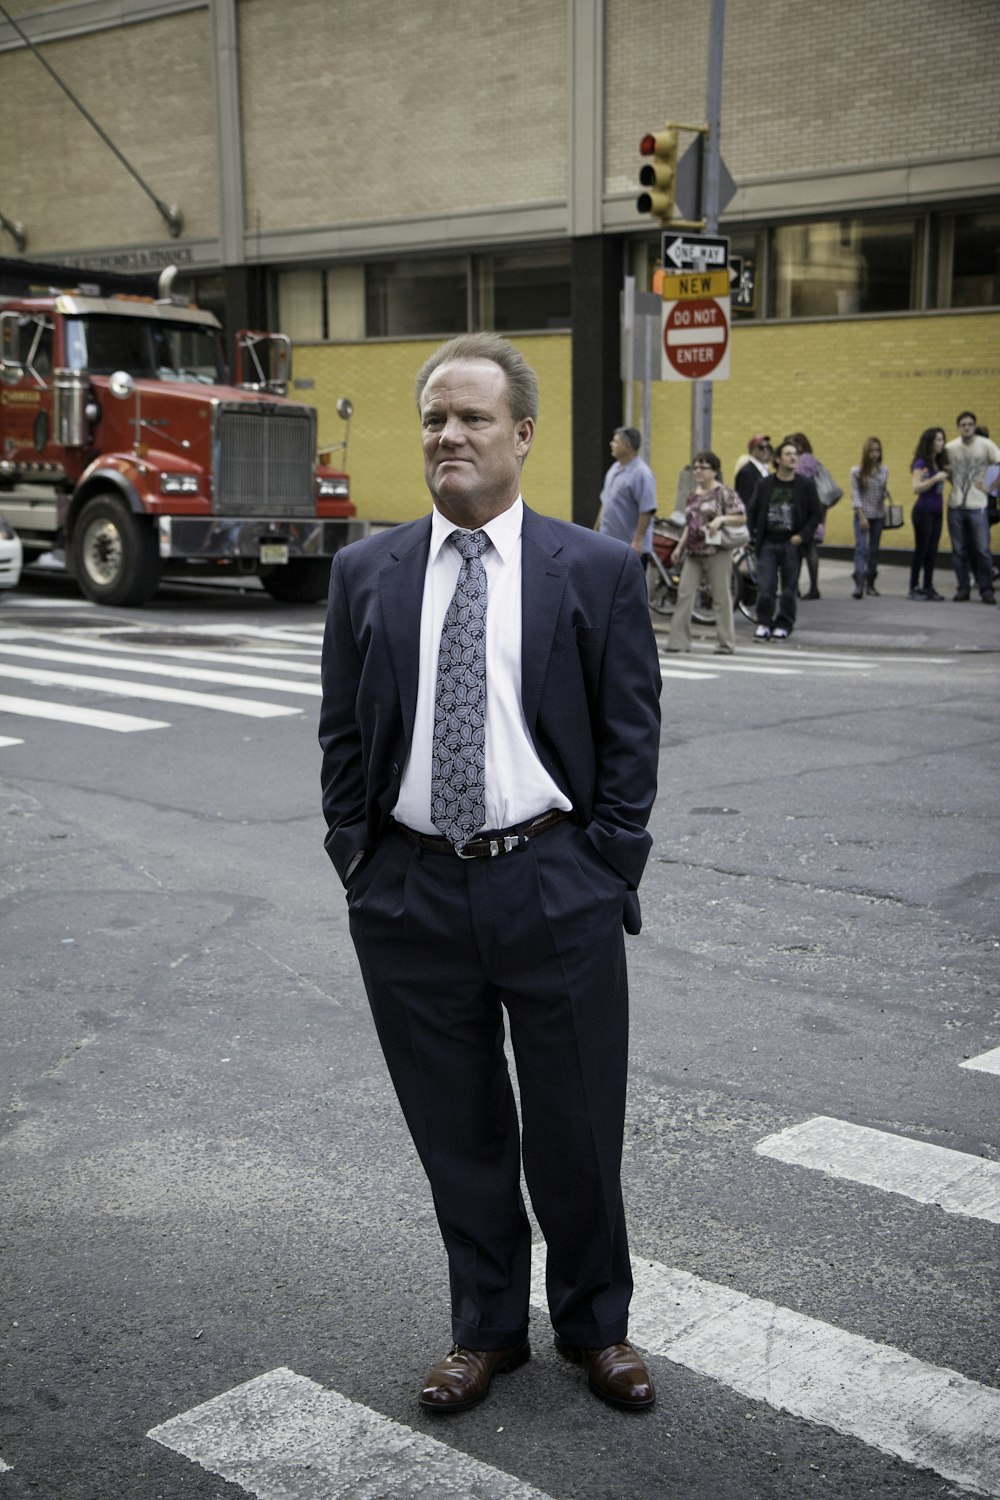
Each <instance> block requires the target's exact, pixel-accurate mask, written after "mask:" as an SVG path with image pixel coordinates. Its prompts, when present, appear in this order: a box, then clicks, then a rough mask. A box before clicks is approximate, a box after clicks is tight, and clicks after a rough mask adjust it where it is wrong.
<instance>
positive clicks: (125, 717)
mask: <svg viewBox="0 0 1000 1500" xmlns="http://www.w3.org/2000/svg"><path fill="white" fill-rule="evenodd" d="M0 713H8V714H16V715H18V716H19V717H20V718H22V719H55V720H56V721H58V722H60V723H64V724H83V725H85V726H86V727H87V728H88V729H111V730H113V731H114V732H115V733H117V734H135V733H136V732H137V731H138V730H140V729H169V728H170V725H169V724H168V723H166V721H165V720H163V719H137V718H136V717H135V716H134V715H133V714H117V713H109V712H108V711H107V710H106V709H103V708H76V707H74V706H73V704H71V703H46V702H44V701H43V700H42V699H40V698H13V697H10V696H9V695H8V694H6V693H0ZM12 743H13V744H20V743H21V741H20V740H14V741H12Z"/></svg>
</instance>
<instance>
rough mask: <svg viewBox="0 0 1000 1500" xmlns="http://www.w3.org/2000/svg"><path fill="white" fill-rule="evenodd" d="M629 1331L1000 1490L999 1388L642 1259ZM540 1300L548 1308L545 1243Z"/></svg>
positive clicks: (536, 1264) (826, 1421)
mask: <svg viewBox="0 0 1000 1500" xmlns="http://www.w3.org/2000/svg"><path fill="white" fill-rule="evenodd" d="M632 1274H633V1277H634V1279H635V1292H634V1294H633V1297H632V1306H631V1310H630V1313H629V1334H630V1337H631V1338H632V1339H633V1340H634V1342H635V1343H636V1344H638V1345H639V1346H640V1347H641V1348H643V1349H645V1350H646V1351H647V1352H648V1353H649V1354H652V1355H664V1356H665V1357H666V1358H667V1359H670V1360H672V1361H673V1362H674V1363H675V1364H679V1365H683V1366H684V1367H685V1368H686V1369H689V1370H694V1371H696V1372H697V1373H698V1374H699V1375H706V1376H708V1377H709V1378H710V1379H712V1380H718V1381H719V1382H720V1383H721V1384H722V1385H725V1386H728V1387H729V1388H730V1389H731V1390H734V1391H739V1392H740V1393H741V1394H742V1395H744V1396H748V1397H750V1399H751V1400H753V1401H763V1402H766V1403H767V1405H768V1406H771V1407H774V1408H776V1409H777V1410H779V1411H787V1412H789V1413H790V1414H791V1415H792V1416H796V1417H802V1418H804V1419H805V1420H806V1421H809V1422H818V1423H821V1424H822V1425H823V1426H824V1427H832V1428H834V1429H835V1430H836V1431H837V1432H840V1433H843V1434H844V1435H845V1436H848V1437H854V1438H859V1439H860V1440H861V1441H862V1442H864V1443H867V1444H868V1445H869V1446H870V1447H872V1448H878V1449H879V1450H880V1451H881V1452H883V1453H891V1454H893V1455H894V1456H895V1457H897V1458H901V1459H903V1461H904V1462H905V1463H909V1464H914V1465H916V1466H917V1467H921V1468H929V1469H933V1470H935V1472H936V1473H938V1474H940V1475H942V1476H943V1477H944V1478H945V1479H950V1480H953V1481H955V1482H956V1483H958V1484H964V1485H968V1486H970V1487H972V1488H977V1487H978V1488H979V1489H981V1490H983V1491H985V1493H986V1494H987V1495H990V1496H997V1497H1000V1390H997V1389H995V1388H994V1387H992V1386H984V1385H980V1384H978V1383H977V1382H976V1381H974V1380H969V1379H967V1378H966V1377H965V1376H964V1375H960V1374H959V1373H958V1372H957V1371H955V1370H949V1369H947V1368H946V1367H944V1366H937V1365H931V1364H927V1363H925V1362H924V1361H923V1360H920V1359H915V1358H914V1357H913V1356H912V1355H909V1354H905V1353H904V1352H903V1351H902V1350H901V1349H895V1348H893V1347H892V1345H890V1344H876V1343H874V1342H873V1341H872V1340H870V1339H866V1338H861V1337H860V1336H859V1335H858V1334H854V1333H847V1332H845V1331H844V1330H843V1329H841V1328H835V1327H834V1326H833V1325H832V1324H829V1323H823V1322H820V1321H819V1320H818V1319H816V1318H809V1317H806V1316H805V1315H804V1314H802V1313H797V1312H792V1311H791V1310H790V1309H789V1308H785V1307H779V1306H778V1305H777V1304H776V1303H774V1302H767V1301H765V1300H764V1299H762V1298H757V1297H748V1296H747V1295H746V1294H745V1293H743V1292H737V1291H734V1290H733V1289H732V1288H730V1287H724V1286H718V1285H716V1284H715V1283H714V1282H711V1281H704V1280H702V1279H701V1277H699V1276H693V1275H691V1273H690V1272H688V1271H680V1270H676V1269H672V1268H671V1267H669V1266H662V1265H659V1264H658V1263H657V1262H656V1261H643V1260H639V1259H638V1258H637V1257H635V1256H633V1258H632ZM531 1287H532V1301H533V1302H534V1303H535V1304H536V1305H537V1306H539V1307H542V1308H544V1307H545V1306H546V1298H545V1247H544V1245H536V1246H535V1247H534V1251H533V1254H532V1283H531Z"/></svg>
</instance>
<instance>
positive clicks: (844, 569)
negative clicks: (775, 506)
mask: <svg viewBox="0 0 1000 1500" xmlns="http://www.w3.org/2000/svg"><path fill="white" fill-rule="evenodd" d="M804 576H805V569H803V577H804ZM935 585H936V587H937V590H938V592H939V593H941V594H944V596H945V602H944V603H943V604H930V603H927V602H926V601H924V600H910V599H907V597H906V594H907V590H908V589H909V586H910V575H909V568H908V567H900V566H899V565H897V564H893V563H885V562H883V563H881V564H880V566H879V573H878V580H877V587H878V590H879V595H880V597H879V598H877V599H873V598H871V597H870V596H868V595H866V596H865V598H864V599H852V598H851V592H852V590H853V588H854V582H853V579H852V577H851V564H850V563H849V562H841V561H837V560H836V559H832V558H825V557H823V558H821V559H820V568H819V591H820V594H821V596H822V597H821V598H819V599H800V600H799V609H798V619H797V620H796V624H795V630H794V633H793V634H792V636H791V638H790V639H789V640H787V641H755V640H754V638H753V632H754V626H753V625H752V624H751V622H750V621H749V620H747V619H745V618H744V616H743V615H741V614H740V612H739V610H737V611H736V616H735V617H736V649H737V651H754V652H757V651H773V652H777V651H787V650H789V648H791V649H794V648H795V647H796V646H812V647H813V648H814V649H815V648H822V649H824V650H831V649H837V648H840V649H843V650H845V651H925V652H926V651H932V652H938V653H940V652H948V651H954V652H958V651H1000V606H998V605H994V606H992V607H991V606H990V605H986V604H983V602H982V601H981V599H980V598H979V595H978V594H977V593H976V592H975V591H973V594H972V598H971V599H970V600H969V602H968V603H967V604H953V603H952V600H951V596H952V594H953V593H954V592H955V577H954V574H953V573H952V571H951V567H950V566H949V565H948V561H947V558H946V559H945V560H944V565H943V566H939V567H938V570H937V577H936V579H935ZM652 619H653V624H654V627H655V629H656V632H657V635H658V636H660V637H661V638H665V637H666V633H667V630H668V629H669V627H670V621H669V619H665V618H663V617H661V616H656V615H654V616H653V617H652ZM691 629H692V637H693V640H694V641H695V642H697V641H699V640H705V641H714V640H715V631H714V630H713V629H712V627H711V626H704V625H697V624H694V623H692V627H691Z"/></svg>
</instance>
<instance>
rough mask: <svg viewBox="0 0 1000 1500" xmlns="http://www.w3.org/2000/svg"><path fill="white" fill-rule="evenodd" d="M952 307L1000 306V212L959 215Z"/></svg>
mask: <svg viewBox="0 0 1000 1500" xmlns="http://www.w3.org/2000/svg"><path fill="white" fill-rule="evenodd" d="M953 233H954V239H953V248H952V259H951V297H950V299H949V301H948V303H947V305H948V306H950V307H996V305H997V304H998V303H1000V211H995V212H993V213H978V214H956V215H955V219H954V232H953Z"/></svg>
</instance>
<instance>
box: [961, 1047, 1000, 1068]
mask: <svg viewBox="0 0 1000 1500" xmlns="http://www.w3.org/2000/svg"><path fill="white" fill-rule="evenodd" d="M958 1066H959V1067H960V1068H975V1069H976V1071H977V1072H980V1073H1000V1047H994V1048H993V1050H992V1052H981V1053H980V1054H979V1056H978V1057H968V1058H966V1060H965V1062H960V1063H959V1065H958Z"/></svg>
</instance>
